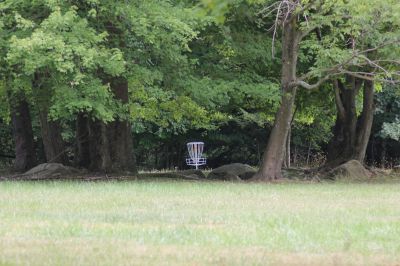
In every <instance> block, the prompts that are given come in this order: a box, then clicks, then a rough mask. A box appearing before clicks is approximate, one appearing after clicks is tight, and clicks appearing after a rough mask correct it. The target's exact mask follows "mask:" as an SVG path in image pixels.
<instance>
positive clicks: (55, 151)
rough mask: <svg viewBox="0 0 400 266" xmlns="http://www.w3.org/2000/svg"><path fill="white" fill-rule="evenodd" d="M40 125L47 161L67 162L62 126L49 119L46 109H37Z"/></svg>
mask: <svg viewBox="0 0 400 266" xmlns="http://www.w3.org/2000/svg"><path fill="white" fill-rule="evenodd" d="M39 119H40V127H41V133H42V141H43V146H44V152H45V155H46V161H47V162H49V163H62V164H68V157H67V153H66V147H65V143H64V141H63V139H62V136H61V132H62V128H61V126H60V124H59V123H58V122H56V121H49V118H48V110H46V109H42V110H39Z"/></svg>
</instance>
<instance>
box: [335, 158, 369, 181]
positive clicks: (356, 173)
mask: <svg viewBox="0 0 400 266" xmlns="http://www.w3.org/2000/svg"><path fill="white" fill-rule="evenodd" d="M328 176H329V177H330V178H332V179H347V180H366V179H370V178H371V177H372V176H373V173H372V172H370V171H369V170H367V169H366V168H365V167H364V166H363V165H362V164H361V163H360V162H359V161H357V160H350V161H348V162H346V163H344V164H342V165H339V166H338V167H336V168H334V169H332V170H331V171H329V172H328Z"/></svg>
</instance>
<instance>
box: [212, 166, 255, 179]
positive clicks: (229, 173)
mask: <svg viewBox="0 0 400 266" xmlns="http://www.w3.org/2000/svg"><path fill="white" fill-rule="evenodd" d="M256 172H257V171H256V169H254V168H253V167H251V166H250V165H247V164H241V163H232V164H227V165H223V166H221V167H218V168H215V169H214V170H212V171H211V172H210V173H209V174H208V176H207V178H208V179H216V180H226V181H240V180H248V179H250V178H251V177H252V176H253V175H254V174H255V173H256Z"/></svg>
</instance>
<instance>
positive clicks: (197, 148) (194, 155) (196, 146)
mask: <svg viewBox="0 0 400 266" xmlns="http://www.w3.org/2000/svg"><path fill="white" fill-rule="evenodd" d="M186 146H187V149H188V152H189V158H186V164H187V165H190V166H195V167H196V170H197V169H199V166H200V165H205V164H206V158H204V157H203V150H204V142H189V143H188V144H186Z"/></svg>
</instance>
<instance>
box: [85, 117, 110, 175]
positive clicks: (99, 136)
mask: <svg viewBox="0 0 400 266" xmlns="http://www.w3.org/2000/svg"><path fill="white" fill-rule="evenodd" d="M89 152H90V165H89V169H90V170H92V171H95V172H109V171H111V158H110V152H109V143H108V138H107V128H106V125H105V124H104V123H103V122H102V121H99V120H94V121H93V120H89Z"/></svg>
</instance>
